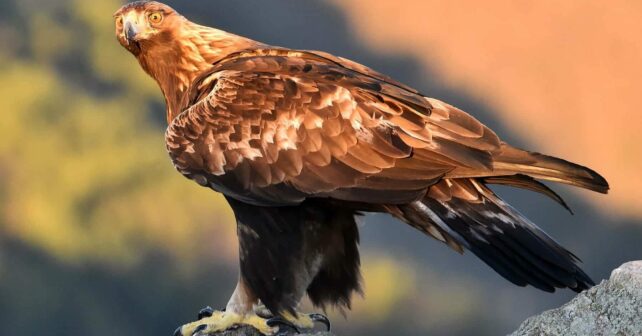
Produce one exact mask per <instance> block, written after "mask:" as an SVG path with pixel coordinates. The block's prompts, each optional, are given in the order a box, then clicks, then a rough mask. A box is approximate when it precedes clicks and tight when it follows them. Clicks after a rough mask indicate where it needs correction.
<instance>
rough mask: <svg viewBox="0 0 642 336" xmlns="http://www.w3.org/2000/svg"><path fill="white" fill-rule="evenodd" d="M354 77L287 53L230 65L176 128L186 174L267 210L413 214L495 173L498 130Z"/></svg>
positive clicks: (195, 93) (174, 140)
mask: <svg viewBox="0 0 642 336" xmlns="http://www.w3.org/2000/svg"><path fill="white" fill-rule="evenodd" d="M348 65H350V64H345V63H344V64H341V63H338V62H334V61H331V60H328V59H327V58H325V57H321V56H318V55H316V54H310V53H307V52H299V51H286V50H267V51H266V50H260V51H253V52H246V53H241V54H238V55H235V56H233V57H230V58H228V59H226V60H224V61H222V62H219V63H218V64H217V65H216V66H215V68H214V69H213V70H212V71H211V72H209V73H208V74H205V75H203V76H202V77H201V78H200V79H198V80H197V81H196V83H195V84H194V86H193V88H192V90H191V93H190V100H191V101H190V103H188V105H189V107H188V108H187V109H186V110H185V111H184V112H183V113H182V114H181V115H179V116H178V117H177V118H176V119H175V120H174V121H173V122H172V124H171V125H170V127H169V128H168V132H167V145H168V149H169V151H170V155H171V156H172V159H173V160H174V162H175V164H176V166H177V168H178V169H179V170H180V171H181V172H183V173H184V174H185V175H187V176H188V177H190V178H193V179H195V180H196V181H197V182H199V183H201V184H204V185H205V184H206V185H209V186H212V187H214V188H215V189H217V190H219V191H221V192H223V193H226V194H228V195H230V196H232V197H237V198H239V199H242V200H245V201H250V202H253V203H259V204H291V203H297V202H300V201H302V200H303V199H304V198H306V197H311V196H314V197H332V198H336V199H340V200H349V201H358V202H364V203H385V204H400V203H408V202H410V201H413V200H415V199H418V198H420V197H422V196H423V195H424V194H425V193H426V189H427V187H429V186H430V185H432V184H434V183H436V182H437V181H438V180H439V179H440V178H442V177H443V176H448V175H449V174H451V173H452V172H466V173H468V174H472V171H486V172H488V171H489V170H490V169H491V167H492V161H491V158H492V153H493V152H494V151H497V150H498V149H499V148H500V142H499V139H498V138H497V136H496V135H495V134H494V133H493V132H492V131H491V130H489V129H488V128H487V127H485V126H484V125H482V124H481V123H479V122H478V121H477V120H475V119H474V118H472V117H470V116H469V115H467V114H465V113H464V112H462V111H460V110H458V109H455V108H453V107H451V106H449V105H446V104H444V103H442V102H439V101H437V100H434V99H429V98H425V97H423V96H421V95H419V94H418V93H417V92H416V91H412V90H410V89H407V88H405V87H403V86H401V85H400V84H397V83H392V82H389V81H388V80H387V78H385V77H383V76H381V75H378V74H376V73H375V72H374V71H371V70H370V71H371V72H370V73H369V74H364V73H363V72H362V71H359V70H363V69H352V68H348V67H347V66H348ZM481 175H484V174H481Z"/></svg>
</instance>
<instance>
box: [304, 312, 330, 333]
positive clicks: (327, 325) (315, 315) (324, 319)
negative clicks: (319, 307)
mask: <svg viewBox="0 0 642 336" xmlns="http://www.w3.org/2000/svg"><path fill="white" fill-rule="evenodd" d="M308 317H309V318H310V319H311V320H312V321H314V322H321V323H323V325H324V326H325V329H326V331H330V320H328V318H327V317H326V316H325V315H323V314H318V313H313V314H309V315H308Z"/></svg>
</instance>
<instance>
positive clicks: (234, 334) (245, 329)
mask: <svg viewBox="0 0 642 336" xmlns="http://www.w3.org/2000/svg"><path fill="white" fill-rule="evenodd" d="M286 335H287V336H291V335H292V336H294V335H296V336H335V335H334V334H332V333H330V332H313V333H305V334H295V333H283V336H286ZM203 336H205V335H203ZM207 336H263V334H261V333H260V332H259V331H258V330H256V329H254V328H252V327H250V326H241V327H239V328H237V329H232V330H225V331H222V332H218V333H215V334H208V335H207Z"/></svg>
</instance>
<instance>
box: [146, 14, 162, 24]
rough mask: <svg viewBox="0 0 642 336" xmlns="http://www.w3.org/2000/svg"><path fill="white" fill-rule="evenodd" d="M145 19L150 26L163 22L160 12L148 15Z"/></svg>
mask: <svg viewBox="0 0 642 336" xmlns="http://www.w3.org/2000/svg"><path fill="white" fill-rule="evenodd" d="M147 19H148V20H149V22H150V23H152V24H159V23H161V21H163V13H161V12H153V13H149V15H147Z"/></svg>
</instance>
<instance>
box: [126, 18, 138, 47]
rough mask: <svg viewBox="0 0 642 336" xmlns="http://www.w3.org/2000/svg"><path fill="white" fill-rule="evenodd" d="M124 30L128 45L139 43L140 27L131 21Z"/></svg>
mask: <svg viewBox="0 0 642 336" xmlns="http://www.w3.org/2000/svg"><path fill="white" fill-rule="evenodd" d="M124 30H125V39H126V40H127V44H132V43H135V42H137V35H138V34H139V33H140V29H138V27H136V25H135V24H134V23H132V22H131V21H127V22H125V26H124Z"/></svg>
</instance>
